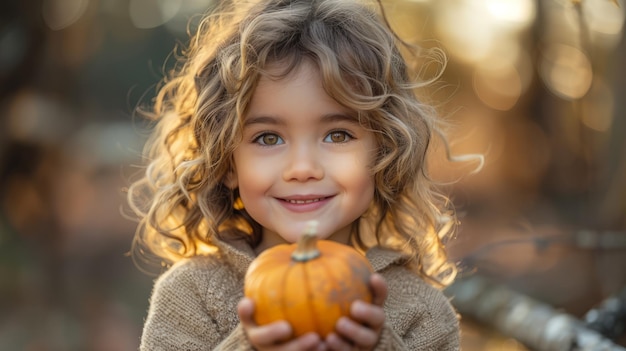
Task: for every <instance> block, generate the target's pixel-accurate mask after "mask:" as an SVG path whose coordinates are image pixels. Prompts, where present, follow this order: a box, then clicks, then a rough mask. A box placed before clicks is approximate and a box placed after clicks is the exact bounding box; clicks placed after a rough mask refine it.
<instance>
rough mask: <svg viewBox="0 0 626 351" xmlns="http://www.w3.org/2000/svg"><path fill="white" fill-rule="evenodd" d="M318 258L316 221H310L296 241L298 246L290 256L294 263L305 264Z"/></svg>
mask: <svg viewBox="0 0 626 351" xmlns="http://www.w3.org/2000/svg"><path fill="white" fill-rule="evenodd" d="M319 256H320V251H319V250H318V249H317V221H310V222H308V223H307V225H306V228H305V229H304V234H302V236H301V237H300V239H298V245H297V247H296V249H295V250H294V252H293V253H292V254H291V259H292V260H294V261H296V262H306V261H310V260H312V259H315V258H317V257H319Z"/></svg>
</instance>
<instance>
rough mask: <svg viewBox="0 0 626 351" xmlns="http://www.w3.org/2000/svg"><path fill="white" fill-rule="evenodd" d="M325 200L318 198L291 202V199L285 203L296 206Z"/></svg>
mask: <svg viewBox="0 0 626 351" xmlns="http://www.w3.org/2000/svg"><path fill="white" fill-rule="evenodd" d="M322 200H324V198H317V199H307V200H290V199H285V200H284V201H287V202H289V203H290V204H296V205H303V204H310V203H313V202H319V201H322Z"/></svg>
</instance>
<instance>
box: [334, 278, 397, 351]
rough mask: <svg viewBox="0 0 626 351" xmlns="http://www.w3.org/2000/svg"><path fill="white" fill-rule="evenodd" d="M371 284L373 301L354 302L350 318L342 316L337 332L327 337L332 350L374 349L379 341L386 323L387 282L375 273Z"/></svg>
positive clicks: (336, 328)
mask: <svg viewBox="0 0 626 351" xmlns="http://www.w3.org/2000/svg"><path fill="white" fill-rule="evenodd" d="M370 286H371V288H372V292H373V295H374V297H373V300H372V303H371V304H369V303H366V302H363V301H355V302H354V303H352V306H351V307H350V318H347V317H341V318H340V319H339V320H338V321H337V326H336V327H335V330H336V333H331V334H329V335H328V336H327V337H326V345H327V347H328V348H329V349H330V350H335V351H341V350H354V349H355V348H356V349H358V350H373V349H374V347H375V346H376V344H377V343H378V339H379V338H380V333H381V332H382V329H383V325H384V324H385V311H384V310H383V304H384V302H385V300H386V299H387V283H386V282H385V279H383V277H382V276H381V275H380V274H373V275H372V278H371V280H370Z"/></svg>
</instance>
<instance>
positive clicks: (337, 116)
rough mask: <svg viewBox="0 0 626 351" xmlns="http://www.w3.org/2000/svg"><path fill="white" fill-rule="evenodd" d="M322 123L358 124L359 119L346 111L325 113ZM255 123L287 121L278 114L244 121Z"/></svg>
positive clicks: (277, 123)
mask: <svg viewBox="0 0 626 351" xmlns="http://www.w3.org/2000/svg"><path fill="white" fill-rule="evenodd" d="M321 122H322V123H331V122H349V123H356V124H358V123H359V121H358V119H357V117H356V114H346V113H329V114H326V115H323V116H322V117H321ZM253 124H271V125H283V124H285V122H284V121H283V119H281V118H280V117H276V116H265V115H261V116H254V117H249V118H246V120H245V122H244V126H250V125H253Z"/></svg>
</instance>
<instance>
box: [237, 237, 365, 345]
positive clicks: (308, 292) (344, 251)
mask: <svg viewBox="0 0 626 351" xmlns="http://www.w3.org/2000/svg"><path fill="white" fill-rule="evenodd" d="M372 272H373V269H372V267H371V265H370V264H369V262H368V261H367V260H366V259H365V257H363V255H361V254H360V253H358V252H357V251H356V250H354V249H353V248H352V247H350V246H347V245H342V244H339V243H336V242H333V241H328V240H319V241H318V240H317V236H316V230H315V226H309V229H307V231H306V232H305V233H304V234H303V235H302V237H301V238H300V239H299V241H298V242H297V243H296V244H283V245H277V246H274V247H272V248H269V249H267V250H265V251H264V252H262V253H261V254H260V255H259V256H258V257H257V258H256V259H255V260H254V261H253V262H252V264H251V265H250V267H249V269H248V271H247V273H246V277H245V281H244V295H245V296H246V297H249V298H250V299H252V300H253V301H254V303H255V311H254V319H255V321H256V323H257V324H259V325H264V324H268V323H272V322H275V321H279V320H286V321H288V322H289V323H291V326H292V328H293V335H294V336H295V337H297V336H301V335H303V334H305V333H307V332H311V331H313V332H317V333H318V334H319V335H320V336H321V337H322V338H324V337H326V336H327V335H328V334H329V333H330V332H332V331H333V330H334V329H335V324H336V323H337V320H338V319H339V318H340V317H341V316H348V315H349V314H350V305H351V304H352V302H353V301H355V300H357V299H360V300H363V301H366V302H371V301H372V294H371V291H370V288H369V279H370V276H371V274H372Z"/></svg>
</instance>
